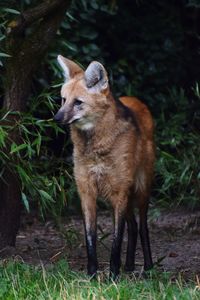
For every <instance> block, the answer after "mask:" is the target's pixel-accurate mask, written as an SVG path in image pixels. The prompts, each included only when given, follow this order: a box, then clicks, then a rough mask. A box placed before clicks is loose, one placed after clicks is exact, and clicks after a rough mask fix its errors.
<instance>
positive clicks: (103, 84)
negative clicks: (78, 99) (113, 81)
mask: <svg viewBox="0 0 200 300" xmlns="http://www.w3.org/2000/svg"><path fill="white" fill-rule="evenodd" d="M84 78H85V82H86V86H87V88H88V89H91V92H94V93H99V92H101V91H102V90H105V89H106V88H107V87H108V75H107V72H106V70H105V68H104V66H103V65H102V64H100V63H99V62H97V61H93V62H91V63H90V64H89V66H88V67H87V69H86V71H85V74H84Z"/></svg>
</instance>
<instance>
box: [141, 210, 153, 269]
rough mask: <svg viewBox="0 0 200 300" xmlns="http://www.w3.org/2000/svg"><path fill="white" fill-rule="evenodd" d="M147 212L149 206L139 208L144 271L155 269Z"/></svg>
mask: <svg viewBox="0 0 200 300" xmlns="http://www.w3.org/2000/svg"><path fill="white" fill-rule="evenodd" d="M147 210H148V205H143V206H141V207H139V215H140V229H139V232H140V238H141V244H142V249H143V254H144V270H149V269H151V268H152V267H153V261H152V256H151V248H150V241H149V231H148V225H147Z"/></svg>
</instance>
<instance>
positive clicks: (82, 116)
mask: <svg viewBox="0 0 200 300" xmlns="http://www.w3.org/2000/svg"><path fill="white" fill-rule="evenodd" d="M58 62H59V64H60V66H61V67H62V69H63V71H64V77H65V83H64V84H63V86H62V89H61V97H62V106H61V108H60V109H59V111H58V112H57V114H56V115H55V116H54V120H55V121H57V122H60V123H62V124H73V125H74V126H76V127H77V128H79V129H81V130H89V129H92V128H93V127H94V126H95V124H96V122H98V120H99V119H100V118H102V116H103V114H104V113H105V111H106V109H107V108H108V106H109V101H108V99H107V95H108V94H109V84H108V76H107V72H106V70H105V69H104V67H103V66H102V64H100V63H99V62H96V61H93V62H91V63H90V64H89V66H88V67H87V69H86V70H85V71H84V70H83V69H82V68H81V67H79V66H78V65H77V64H76V63H75V62H73V61H71V60H69V59H67V58H64V57H63V56H61V55H59V56H58Z"/></svg>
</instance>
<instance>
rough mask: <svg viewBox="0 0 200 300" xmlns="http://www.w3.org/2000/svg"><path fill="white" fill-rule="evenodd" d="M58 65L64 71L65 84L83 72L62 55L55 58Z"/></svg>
mask: <svg viewBox="0 0 200 300" xmlns="http://www.w3.org/2000/svg"><path fill="white" fill-rule="evenodd" d="M57 60H58V63H59V65H60V66H61V68H62V69H63V71H64V77H65V82H67V81H68V80H70V79H72V78H73V77H74V76H75V75H77V74H78V73H82V72H83V70H82V69H81V67H79V66H78V65H77V64H76V63H75V62H73V61H72V60H70V59H67V58H65V57H64V56H62V55H58V57H57Z"/></svg>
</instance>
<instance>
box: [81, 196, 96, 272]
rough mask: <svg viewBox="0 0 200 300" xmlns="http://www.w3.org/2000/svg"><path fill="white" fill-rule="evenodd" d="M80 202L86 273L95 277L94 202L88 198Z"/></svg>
mask: <svg viewBox="0 0 200 300" xmlns="http://www.w3.org/2000/svg"><path fill="white" fill-rule="evenodd" d="M81 202H82V203H81V204H82V210H83V217H84V227H85V239H86V247H87V257H88V264H87V272H88V275H89V276H92V277H95V275H96V273H97V268H98V261H97V253H96V236H97V233H96V231H97V226H96V200H95V199H92V198H90V197H89V196H88V197H87V199H81Z"/></svg>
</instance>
